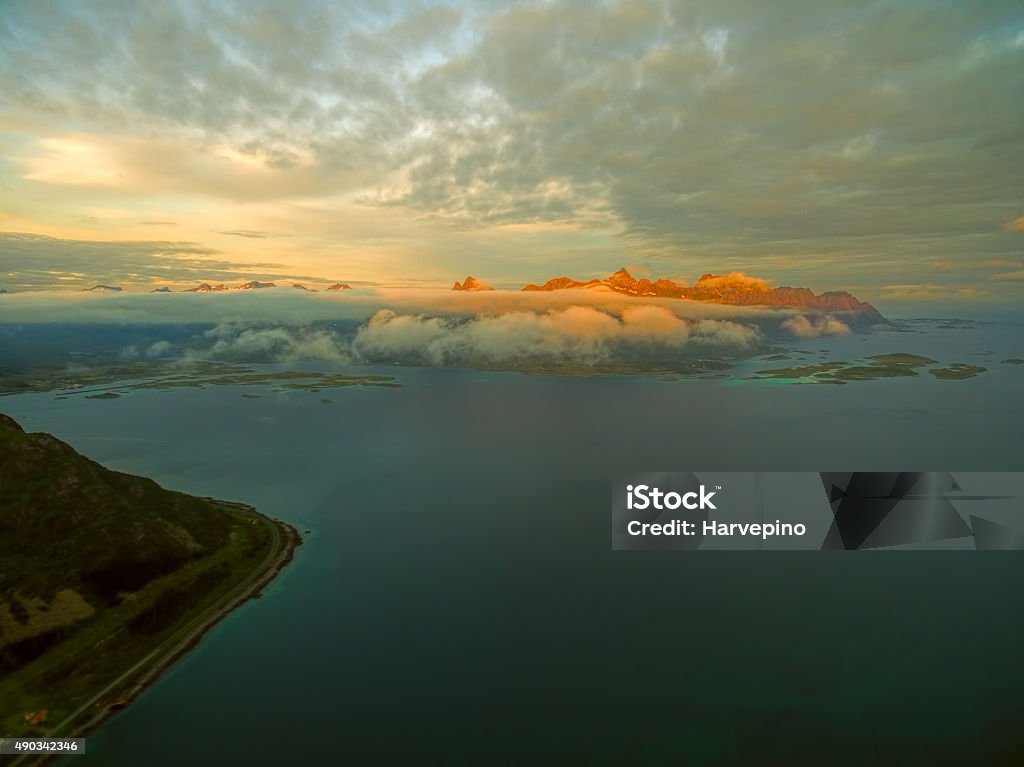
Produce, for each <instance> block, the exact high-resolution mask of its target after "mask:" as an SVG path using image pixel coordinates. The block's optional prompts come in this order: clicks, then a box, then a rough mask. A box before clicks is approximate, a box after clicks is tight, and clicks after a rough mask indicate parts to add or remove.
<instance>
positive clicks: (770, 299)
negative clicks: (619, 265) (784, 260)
mask: <svg viewBox="0 0 1024 767" xmlns="http://www.w3.org/2000/svg"><path fill="white" fill-rule="evenodd" d="M568 288H599V289H608V290H613V291H615V292H616V293H624V294H626V295H631V296H659V297H664V298H685V299H689V300H691V301H707V302H710V303H718V304H729V305H732V306H785V307H792V308H800V309H812V310H817V311H833V312H859V313H861V314H864V315H870V316H877V317H878V318H879V319H881V317H882V315H881V313H880V312H879V311H878V310H877V309H876V308H875V307H874V306H872V305H871V304H869V303H866V302H864V301H861V300H859V299H857V298H856V297H855V296H853V295H851V294H850V293H847V292H846V291H843V290H840V291H827V292H825V293H821V294H820V295H819V294H815V293H814V292H813V291H811V290H810V289H808V288H790V287H781V288H773V287H771V286H770V285H768V283H767V282H766V281H765V280H762V279H760V278H757V277H749V276H747V275H744V274H740V273H733V274H725V275H715V274H705V275H703V276H702V277H701V278H700V279H699V280H697V282H695V283H694V284H693V285H692V286H688V285H686V284H685V283H680V282H673V281H672V280H667V279H658V280H653V281H652V280H649V279H646V278H641V279H639V280H638V279H636V278H635V277H633V275H631V274H630V273H629V272H628V271H627V270H626V269H619V270H618V271H617V272H615V273H614V274H612V275H610V276H609V277H606V278H605V279H603V280H588V281H587V282H580V281H578V280H574V279H571V278H569V277H556V278H554V279H551V280H548V281H547V282H545V283H544V284H543V285H527V286H526V287H524V288H523V290H525V291H552V290H565V289H568Z"/></svg>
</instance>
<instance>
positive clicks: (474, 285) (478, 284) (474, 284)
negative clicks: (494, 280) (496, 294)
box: [452, 276, 494, 290]
mask: <svg viewBox="0 0 1024 767" xmlns="http://www.w3.org/2000/svg"><path fill="white" fill-rule="evenodd" d="M452 290H494V288H492V287H491V286H490V285H488V284H487V283H486V282H484V281H482V280H478V279H477V278H476V277H472V276H470V277H466V279H465V280H463V281H462V282H456V283H455V284H454V285H452Z"/></svg>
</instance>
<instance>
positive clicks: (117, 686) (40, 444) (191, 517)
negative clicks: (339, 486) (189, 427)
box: [0, 414, 301, 737]
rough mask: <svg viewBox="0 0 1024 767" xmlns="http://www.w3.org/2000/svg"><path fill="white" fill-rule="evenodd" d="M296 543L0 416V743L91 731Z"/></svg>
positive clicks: (255, 517)
mask: <svg viewBox="0 0 1024 767" xmlns="http://www.w3.org/2000/svg"><path fill="white" fill-rule="evenodd" d="M300 543H301V540H300V538H299V535H298V533H297V531H296V530H295V529H294V528H292V527H291V526H290V525H288V524H286V523H284V522H281V521H279V520H276V519H272V518H270V517H267V516H264V515H263V514H260V513H258V512H257V511H256V510H255V509H253V508H252V507H250V506H246V505H244V504H241V503H234V502H229V501H219V500H214V499H212V498H198V497H195V496H190V495H186V494H184V493H178V492H174V491H171V490H166V489H164V488H162V487H160V486H159V485H158V484H157V483H156V482H153V481H152V480H149V479H145V478H142V477H136V476H131V475H128V474H123V473H120V472H116V471H111V470H110V469H107V468H104V467H103V466H100V465H99V464H97V463H95V462H93V461H91V460H89V459H88V458H85V457H84V456H82V455H80V454H79V453H77V452H76V451H75V450H74V449H73V448H71V447H70V446H69V445H67V444H65V443H64V442H61V441H60V440H58V439H56V438H55V437H53V436H51V435H49V434H30V433H26V432H25V431H23V430H22V428H21V427H20V426H19V425H18V423H17V422H16V421H15V420H14V419H12V418H10V417H8V416H6V415H2V414H0V559H2V560H3V562H4V568H3V570H2V572H0V736H13V737H58V736H59V737H73V736H80V735H81V734H82V733H84V732H87V731H89V730H91V729H92V728H93V727H95V726H96V725H97V724H98V723H99V722H101V721H102V720H103V719H104V718H106V717H107V716H108V715H109V714H110V712H111V711H116V710H118V709H120V708H123V707H124V706H125V705H127V704H128V703H129V702H130V701H131V700H133V699H134V698H135V697H136V696H137V695H138V694H139V693H140V692H141V691H142V690H143V689H144V688H145V687H146V686H147V685H148V684H150V683H151V682H152V681H153V680H155V679H156V678H157V677H158V676H159V674H160V673H161V672H162V671H163V670H165V669H166V668H168V667H169V666H170V665H171V664H172V663H173V662H174V661H175V660H176V659H177V658H179V657H180V656H181V655H182V654H184V653H185V652H187V651H188V650H189V649H190V648H191V647H193V646H194V645H195V644H196V643H197V642H198V641H199V640H200V639H201V638H202V636H203V635H204V634H205V633H206V631H207V630H209V628H210V627H211V626H213V625H214V624H215V623H217V622H218V621H219V620H221V619H222V618H224V617H225V616H226V615H227V614H228V613H229V612H231V610H233V609H234V608H236V607H237V606H238V605H240V604H242V603H243V602H245V601H246V600H248V599H251V598H253V597H255V596H258V595H259V593H260V591H261V590H262V589H263V587H264V586H265V585H266V584H267V583H269V582H270V581H271V580H272V579H273V578H274V577H275V575H276V574H277V573H278V572H279V571H280V570H281V569H282V568H283V567H284V566H285V565H286V564H287V563H288V562H289V561H290V560H291V559H292V556H293V554H294V552H295V549H296V547H297V546H298V545H299V544H300Z"/></svg>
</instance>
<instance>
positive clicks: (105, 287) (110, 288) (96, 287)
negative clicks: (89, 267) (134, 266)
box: [82, 285, 121, 293]
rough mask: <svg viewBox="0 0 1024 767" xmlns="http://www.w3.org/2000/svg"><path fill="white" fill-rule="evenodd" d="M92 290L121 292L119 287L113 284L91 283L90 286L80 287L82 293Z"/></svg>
mask: <svg viewBox="0 0 1024 767" xmlns="http://www.w3.org/2000/svg"><path fill="white" fill-rule="evenodd" d="M94 290H95V291H99V292H100V293H120V292H121V288H118V287H115V286H113V285H93V286H92V287H91V288H82V292H83V293H88V292H91V291H94Z"/></svg>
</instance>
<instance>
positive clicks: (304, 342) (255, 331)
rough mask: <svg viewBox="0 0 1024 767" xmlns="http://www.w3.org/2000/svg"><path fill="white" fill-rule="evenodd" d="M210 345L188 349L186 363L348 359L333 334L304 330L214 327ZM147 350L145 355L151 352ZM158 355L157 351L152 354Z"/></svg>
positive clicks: (345, 361) (226, 325)
mask: <svg viewBox="0 0 1024 767" xmlns="http://www.w3.org/2000/svg"><path fill="white" fill-rule="evenodd" d="M205 337H206V338H207V339H212V340H213V344H212V346H209V347H206V348H202V349H190V350H189V351H188V352H187V353H186V357H185V358H186V359H187V360H205V359H214V360H232V361H245V362H293V361H295V360H326V361H330V362H339V363H348V362H351V361H352V359H351V357H350V356H349V354H348V353H347V352H346V351H345V348H344V346H345V345H344V343H343V342H342V341H341V340H340V339H339V338H338V336H336V335H335V334H334V333H332V332H330V331H328V330H324V329H318V328H304V327H283V326H281V327H249V326H244V325H242V326H240V325H236V324H230V323H229V324H224V325H218V326H217V327H215V328H213V329H212V330H209V331H207V332H206V334H205ZM156 345H157V344H154V346H153V347H150V349H149V352H153V351H154V347H155V346H156ZM152 356H161V354H160V353H159V352H158V353H157V354H156V355H152Z"/></svg>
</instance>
